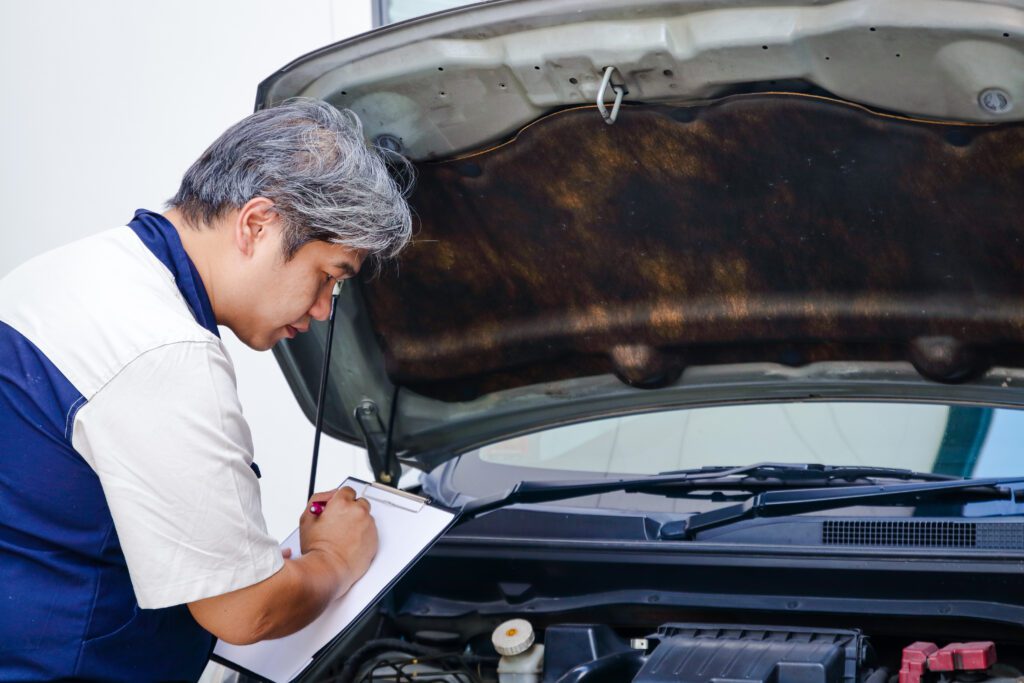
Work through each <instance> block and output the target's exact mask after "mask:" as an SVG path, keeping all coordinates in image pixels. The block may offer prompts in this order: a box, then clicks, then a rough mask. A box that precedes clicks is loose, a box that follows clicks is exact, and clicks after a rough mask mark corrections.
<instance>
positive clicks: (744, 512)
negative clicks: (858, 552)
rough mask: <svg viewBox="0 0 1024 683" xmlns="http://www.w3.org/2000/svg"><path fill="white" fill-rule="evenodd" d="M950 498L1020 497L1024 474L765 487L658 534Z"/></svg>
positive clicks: (685, 534) (687, 535) (682, 534)
mask: <svg viewBox="0 0 1024 683" xmlns="http://www.w3.org/2000/svg"><path fill="white" fill-rule="evenodd" d="M950 497H954V498H956V499H957V500H961V501H962V500H978V499H980V500H993V499H1009V500H1012V501H1013V502H1014V503H1018V502H1024V477H1013V478H988V479H961V480H955V481H931V482H925V483H901V484H889V485H873V486H850V487H844V488H838V489H835V488H813V489H806V488H805V489H796V490H790V491H766V492H764V493H759V494H757V495H755V496H752V497H751V498H750V499H749V500H746V501H744V502H742V503H738V504H736V505H730V506H728V507H724V508H719V509H717V510H711V511H708V512H700V513H697V514H695V515H692V516H691V517H688V518H687V519H685V520H681V521H678V522H668V523H666V524H664V525H662V527H661V531H660V533H659V536H660V537H661V538H663V539H667V540H671V539H692V538H693V537H694V536H695V535H696V534H698V533H700V532H702V531H707V530H708V529H714V528H716V527H721V526H725V525H728V524H733V523H735V522H739V521H741V520H745V519H752V518H754V517H783V516H789V515H795V514H800V513H803V512H820V511H822V510H832V509H835V508H841V507H851V506H854V505H906V504H908V503H920V502H924V501H932V500H936V499H942V498H950Z"/></svg>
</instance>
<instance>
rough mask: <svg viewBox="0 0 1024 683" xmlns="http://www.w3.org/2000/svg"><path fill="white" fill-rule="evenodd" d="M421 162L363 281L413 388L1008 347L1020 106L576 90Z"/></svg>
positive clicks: (1023, 150) (463, 393)
mask: <svg viewBox="0 0 1024 683" xmlns="http://www.w3.org/2000/svg"><path fill="white" fill-rule="evenodd" d="M418 171H419V180H418V184H417V189H416V193H415V195H414V196H413V198H412V204H413V206H414V208H415V211H416V213H417V215H418V219H419V226H418V228H419V231H418V234H417V237H416V242H415V244H414V245H413V246H411V247H410V248H409V249H408V250H407V251H406V252H405V253H404V255H403V256H402V258H401V262H400V264H399V266H398V267H397V268H394V269H390V270H389V272H387V273H385V274H384V276H383V277H381V278H380V279H377V280H374V281H369V282H364V283H363V288H364V289H363V293H364V296H365V300H366V303H367V307H368V310H369V314H370V316H371V319H372V321H373V325H374V328H375V330H376V332H377V334H378V337H379V339H380V340H381V343H382V346H383V349H384V352H385V356H386V359H387V365H388V372H389V374H390V375H391V377H392V379H393V380H394V381H396V382H398V383H401V384H403V385H406V386H409V387H410V388H413V389H414V390H416V391H419V392H421V393H424V394H426V395H429V396H434V397H437V398H443V399H446V400H458V399H467V398H471V397H474V396H478V395H480V394H482V393H486V392H490V391H494V390H498V389H503V388H509V387H513V386H521V385H524V384H533V383H537V382H541V381H545V380H552V379H562V378H567V377H574V376H586V375H594V374H599V373H605V372H615V373H617V374H618V375H619V376H620V377H622V378H623V379H624V381H627V382H630V383H633V384H636V385H638V386H656V385H658V384H661V383H664V382H668V381H671V380H672V379H674V377H676V376H677V375H678V372H679V370H680V369H681V368H682V367H685V366H687V365H692V364H696V363H709V362H743V361H773V362H783V363H787V364H790V365H799V364H802V363H807V362H811V361H815V360H834V359H872V360H891V359H908V360H912V361H914V362H915V364H917V366H918V367H919V368H924V369H925V370H926V374H927V368H928V367H929V364H930V367H931V372H932V373H933V376H934V377H935V378H940V379H959V378H962V377H966V376H969V375H970V374H971V372H972V371H973V368H974V365H972V363H973V364H975V365H977V364H979V363H980V364H987V363H990V362H993V361H995V362H1007V363H1010V364H1015V365H1021V364H1022V363H1024V354H1021V352H1020V350H1019V348H1018V347H1019V342H1021V341H1022V340H1024V298H1022V294H1024V242H1022V237H1024V221H1022V216H1024V127H1022V126H1020V125H1008V126H977V125H966V124H942V123H931V122H921V121H912V120H908V119H902V118H898V117H890V116H884V115H881V114H877V113H872V112H869V111H867V110H865V109H863V108H859V107H856V106H853V105H849V104H845V103H841V102H836V101H832V100H826V99H822V98H816V97H808V96H797V95H786V94H769V95H751V96H738V97H733V98H729V99H726V100H722V101H718V102H715V103H711V104H708V105H705V106H690V107H670V106H634V107H628V108H627V107H624V108H623V111H622V113H621V114H620V117H619V121H618V122H617V123H616V124H615V125H612V126H609V125H606V124H605V123H604V122H603V121H602V120H601V118H600V116H598V114H597V113H596V111H595V110H594V109H593V108H590V107H587V108H579V109H574V110H568V111H564V112H560V113H558V114H554V115H552V116H549V117H547V118H544V119H541V120H540V121H538V122H536V123H534V124H533V125H531V126H529V127H528V128H526V129H524V130H523V131H521V132H520V134H519V135H518V136H517V138H516V139H515V140H513V141H510V142H509V143H506V144H504V145H501V146H499V147H496V148H493V149H490V150H485V151H482V152H480V153H477V154H474V155H469V156H467V157H463V158H460V159H456V160H451V161H446V162H441V163H435V164H422V165H420V166H419V169H418ZM965 359H966V360H965ZM979 359H981V360H979Z"/></svg>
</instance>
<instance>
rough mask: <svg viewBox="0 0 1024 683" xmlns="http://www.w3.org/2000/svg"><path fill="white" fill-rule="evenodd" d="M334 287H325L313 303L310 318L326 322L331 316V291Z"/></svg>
mask: <svg viewBox="0 0 1024 683" xmlns="http://www.w3.org/2000/svg"><path fill="white" fill-rule="evenodd" d="M332 289H333V288H332V287H325V288H324V291H323V292H321V293H320V294H319V295H318V296H317V297H316V301H314V302H313V306H312V308H310V309H309V316H310V317H311V318H313V319H314V320H320V321H324V320H327V318H329V317H330V316H331V291H332Z"/></svg>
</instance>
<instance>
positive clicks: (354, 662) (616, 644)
mask: <svg viewBox="0 0 1024 683" xmlns="http://www.w3.org/2000/svg"><path fill="white" fill-rule="evenodd" d="M541 641H542V642H541ZM510 647H511V649H507V648H510ZM506 652H512V653H513V654H503V653H506ZM1004 654H1006V655H1009V656H1004V658H1003V660H1001V659H1000V658H999V655H998V653H997V646H996V643H995V642H993V641H973V642H971V641H968V642H953V643H938V644H936V643H933V642H927V641H915V642H908V643H907V644H906V646H905V647H903V648H902V649H899V650H891V649H890V648H889V647H888V645H886V646H883V647H882V648H876V647H875V646H874V644H873V643H872V640H871V638H870V636H869V635H867V634H865V633H862V632H861V631H860V630H857V629H818V628H806V627H780V626H762V625H754V624H703V623H666V624H662V625H661V626H659V627H658V628H657V629H656V630H654V631H653V632H651V633H649V634H647V635H646V636H644V637H628V636H627V635H624V634H622V633H618V632H616V631H615V630H614V629H612V628H611V627H609V626H608V625H605V624H574V623H564V624H553V625H551V626H548V627H547V628H546V629H543V630H542V631H539V632H537V633H534V632H533V630H532V626H531V625H530V622H529V621H527V620H525V619H520V618H517V619H513V620H509V621H506V622H503V623H502V624H499V625H498V626H497V627H496V628H495V630H494V631H493V632H492V633H491V634H490V638H489V639H488V638H485V637H477V638H471V639H469V640H468V641H462V640H461V639H460V638H459V637H458V636H457V635H456V634H453V633H446V632H442V631H422V632H418V633H416V634H413V637H412V638H411V639H400V638H391V637H389V638H377V639H372V640H369V641H367V642H366V643H365V644H364V645H362V646H361V647H360V648H359V649H358V650H357V651H355V652H354V653H353V654H352V655H351V656H350V657H349V658H348V659H347V660H346V662H345V664H344V666H343V667H342V668H341V670H340V672H339V674H338V675H337V677H336V678H335V679H333V680H338V681H343V682H358V683H365V682H368V681H443V682H450V683H462V682H465V683H469V682H479V683H483V682H490V681H497V682H498V683H527V682H538V683H584V682H586V683H612V682H629V681H632V682H634V683H662V682H669V681H672V682H676V681H686V682H689V683H953V682H960V683H980V682H982V681H986V682H992V683H1010V682H1011V681H1019V680H1020V679H1021V678H1022V676H1024V674H1022V673H1021V671H1020V669H1018V668H1017V666H1015V664H1014V663H1012V662H1013V661H1014V659H1015V657H1014V655H1015V654H1016V653H1015V652H1012V651H1010V652H1006V653H1004ZM1004 660H1005V661H1004Z"/></svg>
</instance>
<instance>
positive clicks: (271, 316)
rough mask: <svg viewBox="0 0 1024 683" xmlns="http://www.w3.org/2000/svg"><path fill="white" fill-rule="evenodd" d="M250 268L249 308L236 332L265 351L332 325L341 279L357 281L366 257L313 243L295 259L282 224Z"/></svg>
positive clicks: (266, 238)
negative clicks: (313, 326)
mask: <svg viewBox="0 0 1024 683" xmlns="http://www.w3.org/2000/svg"><path fill="white" fill-rule="evenodd" d="M266 230H267V231H268V234H265V235H263V236H262V239H260V240H258V244H257V248H256V249H255V252H254V253H253V255H252V258H251V259H250V260H249V262H248V263H247V264H246V267H245V276H244V287H245V292H244V295H243V300H244V305H243V306H242V307H241V310H240V311H239V312H237V313H236V315H235V316H234V318H235V319H234V320H233V324H232V326H231V327H232V330H233V331H234V333H235V334H236V335H237V336H238V338H239V339H241V340H242V341H243V342H244V343H245V344H246V345H248V346H251V347H252V348H254V349H257V350H260V351H265V350H267V349H269V348H271V347H272V346H273V345H274V344H276V343H277V342H278V341H280V340H281V339H284V338H285V337H288V338H291V337H294V336H295V335H297V334H299V333H301V332H305V331H306V330H308V329H309V324H310V322H311V321H312V320H327V317H328V316H329V315H330V311H331V291H332V290H333V289H334V283H335V282H336V281H337V280H345V279H348V278H351V277H354V276H355V275H356V273H358V272H359V268H360V267H361V266H362V263H363V258H364V257H365V254H363V253H361V252H359V251H356V250H353V249H350V248H348V247H345V246H342V245H339V244H330V243H328V242H319V241H318V242H308V243H306V244H304V245H303V246H302V247H300V248H299V250H298V251H297V252H295V255H294V256H293V257H292V258H291V259H290V260H285V256H284V251H283V250H282V237H281V230H280V227H279V226H278V225H273V226H270V227H268V228H266Z"/></svg>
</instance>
